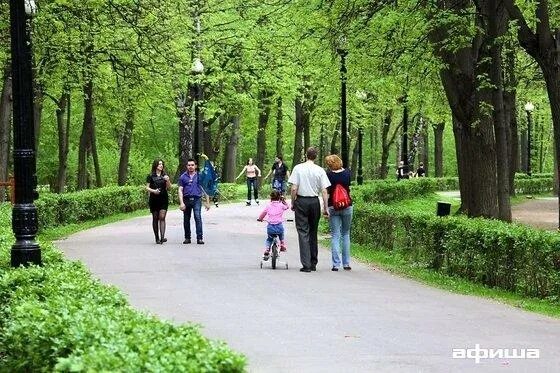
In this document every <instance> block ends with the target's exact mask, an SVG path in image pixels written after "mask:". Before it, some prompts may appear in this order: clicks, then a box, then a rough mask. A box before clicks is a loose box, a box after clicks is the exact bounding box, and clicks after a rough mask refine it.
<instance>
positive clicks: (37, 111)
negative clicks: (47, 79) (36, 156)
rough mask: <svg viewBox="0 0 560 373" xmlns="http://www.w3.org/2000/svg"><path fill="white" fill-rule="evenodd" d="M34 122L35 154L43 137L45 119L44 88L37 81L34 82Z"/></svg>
mask: <svg viewBox="0 0 560 373" xmlns="http://www.w3.org/2000/svg"><path fill="white" fill-rule="evenodd" d="M33 96H34V97H33V117H34V118H33V120H34V125H35V128H34V131H35V152H37V151H38V150H39V143H40V142H39V137H40V136H41V118H42V117H43V101H44V88H43V85H42V84H39V83H38V82H37V81H36V80H34V81H33Z"/></svg>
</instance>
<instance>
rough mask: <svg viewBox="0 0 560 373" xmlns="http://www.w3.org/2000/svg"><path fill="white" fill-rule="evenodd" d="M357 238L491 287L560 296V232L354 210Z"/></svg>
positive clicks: (390, 210)
mask: <svg viewBox="0 0 560 373" xmlns="http://www.w3.org/2000/svg"><path fill="white" fill-rule="evenodd" d="M352 237H353V241H354V242H356V243H359V244H364V245H368V246H371V247H375V248H378V249H381V250H386V251H391V252H392V253H394V254H397V253H398V254H399V255H401V256H402V257H403V258H405V259H406V260H408V261H409V262H410V263H412V264H414V265H416V266H421V267H424V268H431V269H434V270H436V271H441V272H444V273H446V274H449V275H456V276H460V277H463V278H466V279H469V280H472V281H475V282H478V283H482V284H485V285H488V286H491V287H499V288H502V289H506V290H510V291H514V292H518V293H520V294H524V295H529V296H535V297H540V298H550V299H554V300H560V237H559V236H558V235H556V234H553V233H550V232H545V231H540V230H535V229H532V228H530V227H526V226H522V225H518V224H508V223H504V222H501V221H498V220H487V219H469V218H466V217H445V218H441V217H436V216H434V215H431V214H426V213H415V212H407V211H402V210H400V209H398V208H396V207H393V206H391V207H389V206H385V205H382V204H369V205H367V206H361V207H360V208H359V209H354V220H353V231H352Z"/></svg>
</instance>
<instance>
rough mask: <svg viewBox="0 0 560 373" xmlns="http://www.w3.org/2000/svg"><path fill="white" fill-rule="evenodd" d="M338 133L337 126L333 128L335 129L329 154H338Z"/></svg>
mask: <svg viewBox="0 0 560 373" xmlns="http://www.w3.org/2000/svg"><path fill="white" fill-rule="evenodd" d="M339 133H340V128H339V126H335V129H334V131H333V135H332V138H331V146H330V149H331V154H338V147H337V145H338V134H339Z"/></svg>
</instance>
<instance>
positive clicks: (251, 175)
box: [235, 158, 261, 206]
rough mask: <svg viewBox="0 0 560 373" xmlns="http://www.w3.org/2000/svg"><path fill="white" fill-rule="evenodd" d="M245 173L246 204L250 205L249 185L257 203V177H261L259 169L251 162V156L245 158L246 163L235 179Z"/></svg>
mask: <svg viewBox="0 0 560 373" xmlns="http://www.w3.org/2000/svg"><path fill="white" fill-rule="evenodd" d="M243 174H245V177H246V178H247V202H245V203H246V205H247V206H251V187H252V188H253V195H254V197H255V203H256V204H257V205H258V204H259V186H258V180H257V177H261V170H260V169H259V168H258V167H257V165H255V164H254V163H253V158H249V160H247V164H246V165H245V167H243V170H241V172H240V173H239V175H237V177H236V178H235V180H237V179H239V178H240V177H241V175H243Z"/></svg>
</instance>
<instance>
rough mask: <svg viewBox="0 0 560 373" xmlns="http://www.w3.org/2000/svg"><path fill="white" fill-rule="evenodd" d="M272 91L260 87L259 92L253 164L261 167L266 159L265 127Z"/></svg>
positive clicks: (268, 115)
mask: <svg viewBox="0 0 560 373" xmlns="http://www.w3.org/2000/svg"><path fill="white" fill-rule="evenodd" d="M271 97H272V92H270V91H267V90H266V89H262V90H260V92H259V123H258V127H257V156H256V160H255V164H257V165H261V167H263V165H264V163H265V161H266V137H267V136H266V127H267V125H268V119H269V117H270V105H271V101H270V98H271Z"/></svg>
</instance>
